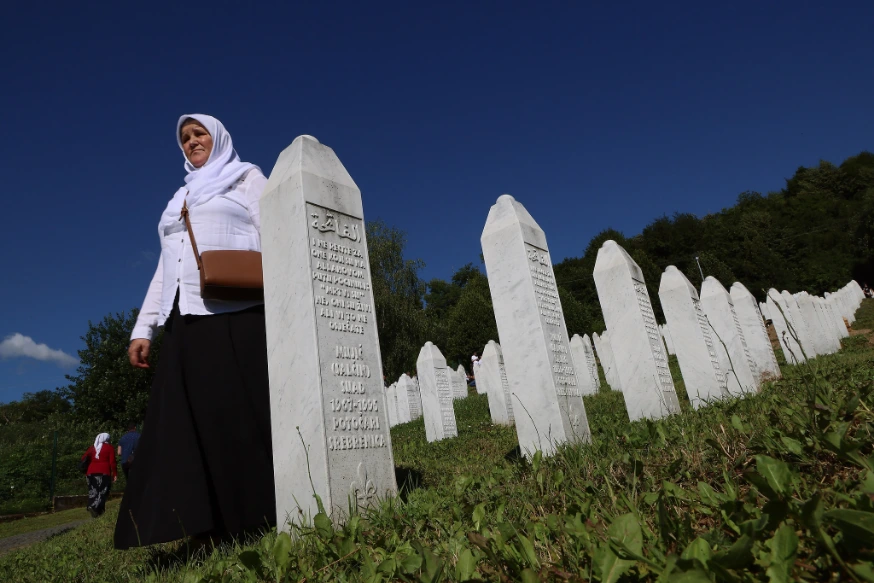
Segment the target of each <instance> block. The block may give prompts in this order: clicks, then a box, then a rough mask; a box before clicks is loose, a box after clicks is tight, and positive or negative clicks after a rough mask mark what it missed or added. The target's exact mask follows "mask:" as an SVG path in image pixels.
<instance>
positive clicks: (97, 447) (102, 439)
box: [94, 433, 109, 460]
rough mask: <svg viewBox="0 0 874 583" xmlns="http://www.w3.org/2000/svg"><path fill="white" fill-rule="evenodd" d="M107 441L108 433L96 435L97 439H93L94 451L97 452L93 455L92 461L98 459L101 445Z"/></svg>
mask: <svg viewBox="0 0 874 583" xmlns="http://www.w3.org/2000/svg"><path fill="white" fill-rule="evenodd" d="M107 441H109V434H108V433H98V434H97V437H96V438H95V439H94V450H95V451H96V452H97V453H96V454H94V459H97V460H99V459H100V450H101V449H103V444H104V443H106V442H107Z"/></svg>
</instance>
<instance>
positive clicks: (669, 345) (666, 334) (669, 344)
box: [659, 324, 677, 355]
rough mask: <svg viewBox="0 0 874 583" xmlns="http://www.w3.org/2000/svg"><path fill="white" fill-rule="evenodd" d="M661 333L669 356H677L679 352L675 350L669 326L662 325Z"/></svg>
mask: <svg viewBox="0 0 874 583" xmlns="http://www.w3.org/2000/svg"><path fill="white" fill-rule="evenodd" d="M659 332H660V333H661V335H662V339H663V340H664V341H665V348H666V349H667V350H668V354H670V355H675V354H677V350H676V349H675V348H674V340H673V338H671V329H670V328H669V327H668V325H667V324H662V325H661V326H659Z"/></svg>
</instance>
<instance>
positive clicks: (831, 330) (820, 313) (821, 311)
mask: <svg viewBox="0 0 874 583" xmlns="http://www.w3.org/2000/svg"><path fill="white" fill-rule="evenodd" d="M810 300H811V302H812V303H813V308H814V309H815V310H816V315H817V317H818V318H819V325H820V327H821V328H822V330H823V332H824V333H825V336H826V338H827V340H828V344H829V351H830V354H834V353H835V352H837V351H838V350H840V349H841V338H840V336H838V333H837V331H836V330H835V327H834V323H833V321H832V318H831V316H830V315H829V314H827V313H826V307H825V304H824V302H823V299H822V298H821V297H819V296H810Z"/></svg>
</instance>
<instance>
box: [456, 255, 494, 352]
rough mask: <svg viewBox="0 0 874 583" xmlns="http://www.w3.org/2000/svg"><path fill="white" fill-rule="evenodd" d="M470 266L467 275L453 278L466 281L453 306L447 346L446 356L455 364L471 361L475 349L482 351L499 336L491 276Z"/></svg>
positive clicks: (457, 282)
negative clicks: (491, 291) (491, 290)
mask: <svg viewBox="0 0 874 583" xmlns="http://www.w3.org/2000/svg"><path fill="white" fill-rule="evenodd" d="M468 267H472V266H470V265H469V266H465V267H463V268H462V270H466V271H465V272H464V274H463V277H460V278H456V277H454V276H453V278H452V279H453V285H458V286H459V287H461V284H463V287H461V294H460V296H459V298H458V302H457V303H456V304H455V305H454V306H453V307H452V308H451V309H450V310H449V315H448V318H447V333H446V346H445V348H444V350H445V353H444V356H446V359H447V360H448V361H451V363H452V364H455V365H457V364H459V363H467V362H468V359H469V357H470V355H471V354H473V353H474V352H476V353H477V354H482V350H483V348H484V347H485V345H486V344H487V343H488V341H489V340H498V326H497V323H496V322H495V310H494V307H493V306H492V296H491V293H490V291H489V282H488V279H486V276H485V275H483V274H482V272H481V271H479V270H478V269H476V268H473V269H472V270H470V269H467V268H468ZM459 271H461V270H459ZM456 275H458V272H456Z"/></svg>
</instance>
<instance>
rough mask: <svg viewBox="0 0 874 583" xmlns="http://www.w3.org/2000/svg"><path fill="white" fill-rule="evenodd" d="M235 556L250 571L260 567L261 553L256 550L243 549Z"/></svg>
mask: <svg viewBox="0 0 874 583" xmlns="http://www.w3.org/2000/svg"><path fill="white" fill-rule="evenodd" d="M237 558H238V559H240V563H242V565H243V566H244V567H246V568H247V569H248V570H250V571H257V570H258V569H259V568H260V567H261V553H259V552H258V551H243V552H242V553H240V554H239V555H237Z"/></svg>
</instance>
